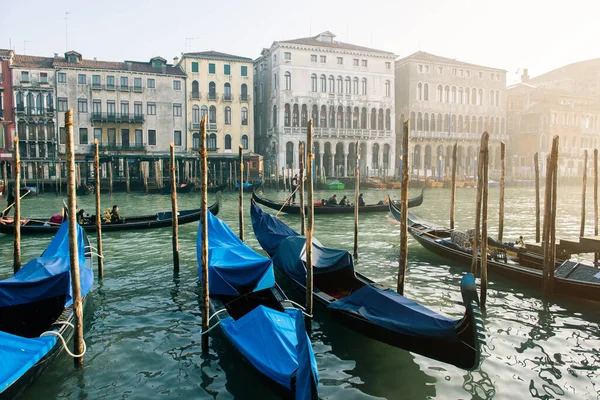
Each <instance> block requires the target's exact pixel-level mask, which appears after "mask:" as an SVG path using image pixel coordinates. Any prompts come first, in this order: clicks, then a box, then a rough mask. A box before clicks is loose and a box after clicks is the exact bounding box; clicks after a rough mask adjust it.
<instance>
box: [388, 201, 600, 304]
mask: <svg viewBox="0 0 600 400" xmlns="http://www.w3.org/2000/svg"><path fill="white" fill-rule="evenodd" d="M390 211H391V212H392V215H393V216H394V218H396V219H397V220H400V211H399V210H398V208H397V207H396V206H395V205H394V204H392V205H390ZM408 231H409V232H410V234H411V235H412V236H413V237H414V238H415V239H416V240H417V241H418V242H419V243H420V244H421V245H422V246H423V247H425V248H426V249H427V250H429V251H431V252H433V253H435V254H438V255H440V256H442V257H444V258H447V259H449V260H452V261H455V262H458V263H461V264H464V265H466V266H470V265H471V259H472V258H473V253H472V251H471V250H470V249H469V248H468V245H466V244H464V243H459V240H458V238H460V237H464V234H461V232H460V231H457V230H453V229H449V228H444V227H441V226H438V225H435V224H433V223H431V222H428V221H425V220H423V219H421V218H419V217H417V216H416V215H414V214H412V213H408ZM455 232H456V233H455ZM457 233H458V234H457ZM488 247H489V249H490V251H489V252H488V262H487V265H488V269H489V271H490V273H491V274H498V275H503V276H505V277H507V278H510V279H514V280H516V281H519V282H522V283H525V284H530V285H535V286H536V287H537V288H539V289H541V288H542V282H543V261H544V260H543V257H542V256H541V255H539V254H537V253H533V252H531V251H527V250H526V249H524V248H521V247H518V246H515V245H514V244H504V243H499V242H497V241H495V240H494V239H492V238H488ZM554 277H555V282H554V287H553V293H556V294H563V295H569V296H575V297H580V298H585V299H591V300H600V272H599V270H598V268H595V267H593V266H591V265H585V264H582V263H579V262H577V261H571V260H561V261H559V262H557V263H556V265H555V270H554Z"/></svg>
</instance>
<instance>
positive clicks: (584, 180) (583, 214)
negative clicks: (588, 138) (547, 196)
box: [579, 150, 588, 237]
mask: <svg viewBox="0 0 600 400" xmlns="http://www.w3.org/2000/svg"><path fill="white" fill-rule="evenodd" d="M587 160H588V152H587V150H585V151H584V152H583V184H582V186H581V228H580V229H579V237H583V236H584V235H585V191H586V186H587Z"/></svg>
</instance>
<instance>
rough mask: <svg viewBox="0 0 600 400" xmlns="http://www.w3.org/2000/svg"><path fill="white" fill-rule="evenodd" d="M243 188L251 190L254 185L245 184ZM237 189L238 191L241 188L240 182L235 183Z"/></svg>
mask: <svg viewBox="0 0 600 400" xmlns="http://www.w3.org/2000/svg"><path fill="white" fill-rule="evenodd" d="M242 187H243V188H244V189H245V188H250V187H252V184H251V183H246V182H244V183H243V184H242ZM235 188H236V189H239V188H240V183H239V182H236V183H235Z"/></svg>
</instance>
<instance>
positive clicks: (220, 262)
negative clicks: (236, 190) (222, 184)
mask: <svg viewBox="0 0 600 400" xmlns="http://www.w3.org/2000/svg"><path fill="white" fill-rule="evenodd" d="M207 225H208V284H209V292H210V294H211V295H232V296H237V295H240V294H242V293H248V292H255V291H259V290H263V289H268V288H271V287H273V286H274V285H275V274H274V272H273V263H272V262H271V260H270V259H268V258H267V257H265V256H262V255H260V254H258V253H256V252H255V251H254V250H252V249H251V248H250V247H248V246H246V245H245V244H244V243H243V242H242V241H241V240H240V239H239V238H238V237H237V236H236V235H235V234H234V233H233V231H232V230H231V229H229V227H228V226H227V224H225V223H224V222H223V221H221V220H220V219H219V218H217V217H215V216H214V215H212V214H211V213H210V212H208V213H207ZM201 242H202V226H201V225H200V226H199V227H198V243H197V246H196V251H197V257H198V268H199V269H201V268H202V246H201ZM198 275H199V276H200V277H202V274H201V273H199V274H198Z"/></svg>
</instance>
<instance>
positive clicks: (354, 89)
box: [352, 78, 358, 94]
mask: <svg viewBox="0 0 600 400" xmlns="http://www.w3.org/2000/svg"><path fill="white" fill-rule="evenodd" d="M352 94H358V78H354V80H353V81H352Z"/></svg>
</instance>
